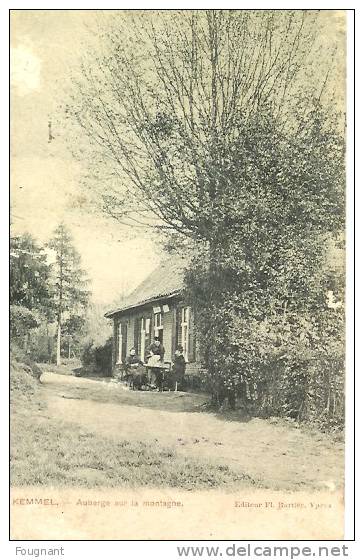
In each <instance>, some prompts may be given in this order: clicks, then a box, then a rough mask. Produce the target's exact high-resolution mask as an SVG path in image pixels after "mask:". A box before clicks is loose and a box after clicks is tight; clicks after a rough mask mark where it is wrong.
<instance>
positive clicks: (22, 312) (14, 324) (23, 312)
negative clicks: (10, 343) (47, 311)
mask: <svg viewBox="0 0 364 560" xmlns="http://www.w3.org/2000/svg"><path fill="white" fill-rule="evenodd" d="M38 326H39V317H38V316H37V314H36V313H34V312H33V311H31V310H30V309H28V308H27V307H24V306H22V305H10V332H11V336H12V337H21V336H25V335H27V334H28V332H29V330H31V329H35V328H36V327H38Z"/></svg>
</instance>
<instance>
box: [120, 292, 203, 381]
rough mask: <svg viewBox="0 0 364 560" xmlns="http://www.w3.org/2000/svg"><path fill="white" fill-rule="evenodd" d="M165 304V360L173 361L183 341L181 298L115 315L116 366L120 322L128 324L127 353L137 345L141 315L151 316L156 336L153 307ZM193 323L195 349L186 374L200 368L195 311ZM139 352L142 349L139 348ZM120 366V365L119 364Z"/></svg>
mask: <svg viewBox="0 0 364 560" xmlns="http://www.w3.org/2000/svg"><path fill="white" fill-rule="evenodd" d="M163 304H168V306H169V311H167V312H162V322H163V346H164V348H165V356H164V360H165V361H166V362H172V361H173V356H174V352H175V348H176V346H177V345H178V344H180V343H181V341H180V336H181V329H180V325H179V323H177V322H179V321H180V317H181V313H180V311H181V308H182V307H183V306H184V303H183V301H180V300H177V299H175V300H169V301H163V300H161V301H159V302H155V303H153V304H149V305H146V306H143V307H141V308H137V309H132V310H129V311H127V312H121V313H119V314H117V315H115V316H114V351H113V365H114V367H115V366H116V363H115V362H116V356H117V325H118V324H119V322H122V323H124V324H125V323H126V324H127V346H126V349H127V354H128V353H129V350H130V348H132V347H133V346H136V342H137V341H136V324H137V322H138V320H139V319H140V318H141V317H145V318H150V319H151V323H150V330H151V333H150V334H151V340H153V337H154V322H153V317H154V312H153V307H157V306H159V307H161V309H162V308H163ZM191 318H192V319H191V324H190V345H191V347H192V346H193V350H192V349H191V351H190V352H189V360H188V363H187V364H186V374H188V375H198V372H199V369H200V362H199V360H198V356H197V355H196V350H195V346H196V341H195V333H194V328H193V313H191ZM138 352H140V349H139V348H138ZM117 367H119V366H117Z"/></svg>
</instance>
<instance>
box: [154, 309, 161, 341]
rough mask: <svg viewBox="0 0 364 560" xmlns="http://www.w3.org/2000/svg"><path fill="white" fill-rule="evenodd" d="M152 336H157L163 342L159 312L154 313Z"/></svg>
mask: <svg viewBox="0 0 364 560" xmlns="http://www.w3.org/2000/svg"><path fill="white" fill-rule="evenodd" d="M154 336H158V338H159V340H160V341H161V342H163V321H162V313H161V312H160V311H158V312H157V313H154Z"/></svg>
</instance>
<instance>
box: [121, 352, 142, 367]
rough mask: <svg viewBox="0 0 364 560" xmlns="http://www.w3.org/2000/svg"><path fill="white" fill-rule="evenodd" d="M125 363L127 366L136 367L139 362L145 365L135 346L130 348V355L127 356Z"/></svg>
mask: <svg viewBox="0 0 364 560" xmlns="http://www.w3.org/2000/svg"><path fill="white" fill-rule="evenodd" d="M125 363H126V367H127V368H130V367H136V366H138V365H139V364H141V365H143V362H142V361H141V359H140V358H139V356H138V355H137V353H136V350H135V348H130V352H129V356H128V357H127V358H126V362H125Z"/></svg>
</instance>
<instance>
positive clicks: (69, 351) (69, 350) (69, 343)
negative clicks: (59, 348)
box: [68, 340, 71, 359]
mask: <svg viewBox="0 0 364 560" xmlns="http://www.w3.org/2000/svg"><path fill="white" fill-rule="evenodd" d="M70 358H71V341H70V340H69V341H68V359H70Z"/></svg>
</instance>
